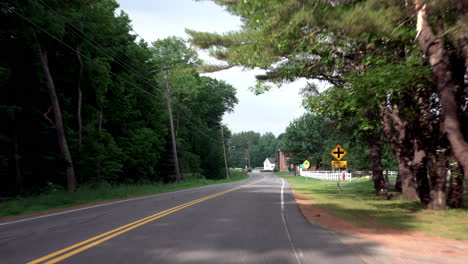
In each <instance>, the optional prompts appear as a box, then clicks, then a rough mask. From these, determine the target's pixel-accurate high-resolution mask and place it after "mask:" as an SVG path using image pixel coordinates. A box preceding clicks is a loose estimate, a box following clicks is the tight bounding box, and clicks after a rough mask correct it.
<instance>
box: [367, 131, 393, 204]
mask: <svg viewBox="0 0 468 264" xmlns="http://www.w3.org/2000/svg"><path fill="white" fill-rule="evenodd" d="M367 141H368V144H369V149H370V158H371V161H372V180H373V181H374V189H375V195H377V196H381V195H386V194H387V192H388V190H387V185H386V184H385V178H384V176H383V167H382V152H381V140H380V134H376V133H374V134H372V135H368V137H367Z"/></svg>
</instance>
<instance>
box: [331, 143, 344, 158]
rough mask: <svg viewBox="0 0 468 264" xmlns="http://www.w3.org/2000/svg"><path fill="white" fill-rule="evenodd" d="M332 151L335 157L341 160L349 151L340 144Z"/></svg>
mask: <svg viewBox="0 0 468 264" xmlns="http://www.w3.org/2000/svg"><path fill="white" fill-rule="evenodd" d="M330 153H331V154H332V156H333V157H334V158H335V159H337V160H341V159H343V158H344V156H346V153H348V152H347V151H346V150H345V149H344V148H343V147H342V146H341V145H340V144H338V145H336V147H335V148H334V149H333V150H332V151H331V152H330Z"/></svg>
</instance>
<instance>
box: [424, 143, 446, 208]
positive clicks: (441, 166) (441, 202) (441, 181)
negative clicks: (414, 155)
mask: <svg viewBox="0 0 468 264" xmlns="http://www.w3.org/2000/svg"><path fill="white" fill-rule="evenodd" d="M428 170H429V175H430V182H431V192H430V202H429V204H428V205H427V208H429V209H431V210H445V209H446V208H447V203H446V200H447V198H446V183H447V157H446V151H439V152H438V153H437V152H435V153H428Z"/></svg>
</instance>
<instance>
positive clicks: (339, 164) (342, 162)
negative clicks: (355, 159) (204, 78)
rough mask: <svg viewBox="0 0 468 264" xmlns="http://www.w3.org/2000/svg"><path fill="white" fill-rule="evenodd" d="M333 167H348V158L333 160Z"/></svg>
mask: <svg viewBox="0 0 468 264" xmlns="http://www.w3.org/2000/svg"><path fill="white" fill-rule="evenodd" d="M331 166H332V168H347V167H348V161H346V160H332V162H331Z"/></svg>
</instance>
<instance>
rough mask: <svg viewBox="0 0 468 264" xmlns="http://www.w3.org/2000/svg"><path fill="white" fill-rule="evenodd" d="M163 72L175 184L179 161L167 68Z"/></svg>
mask: <svg viewBox="0 0 468 264" xmlns="http://www.w3.org/2000/svg"><path fill="white" fill-rule="evenodd" d="M163 71H164V85H165V87H166V102H167V111H168V113H169V124H170V128H171V140H172V153H173V154H174V168H175V172H176V182H177V183H179V182H180V172H179V159H178V158H177V147H176V140H175V134H174V122H173V120H172V106H171V92H170V90H169V84H168V81H167V67H164V68H163Z"/></svg>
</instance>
